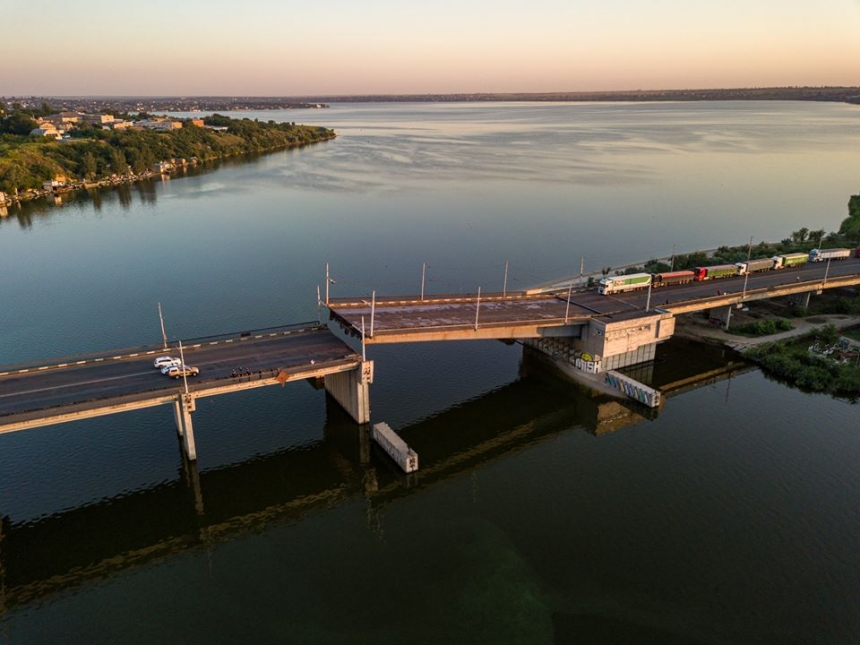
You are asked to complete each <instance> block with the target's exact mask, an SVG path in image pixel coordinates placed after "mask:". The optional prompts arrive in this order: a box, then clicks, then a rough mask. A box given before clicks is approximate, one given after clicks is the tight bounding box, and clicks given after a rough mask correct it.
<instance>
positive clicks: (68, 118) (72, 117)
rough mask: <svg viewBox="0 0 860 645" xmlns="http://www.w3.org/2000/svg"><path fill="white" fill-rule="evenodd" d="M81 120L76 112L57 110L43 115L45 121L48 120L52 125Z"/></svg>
mask: <svg viewBox="0 0 860 645" xmlns="http://www.w3.org/2000/svg"><path fill="white" fill-rule="evenodd" d="M80 120H81V115H80V114H78V113H77V112H59V113H57V114H49V115H48V116H46V117H45V121H50V122H51V123H53V124H54V125H59V124H61V123H77V122H78V121H80Z"/></svg>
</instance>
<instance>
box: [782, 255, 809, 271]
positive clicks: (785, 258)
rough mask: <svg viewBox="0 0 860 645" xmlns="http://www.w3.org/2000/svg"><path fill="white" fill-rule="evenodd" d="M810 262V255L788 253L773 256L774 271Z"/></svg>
mask: <svg viewBox="0 0 860 645" xmlns="http://www.w3.org/2000/svg"><path fill="white" fill-rule="evenodd" d="M807 262H809V253H786V254H785V255H775V256H773V268H774V269H790V268H792V267H799V266H801V265H804V264H806V263H807Z"/></svg>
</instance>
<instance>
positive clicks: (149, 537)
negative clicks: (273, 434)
mask: <svg viewBox="0 0 860 645" xmlns="http://www.w3.org/2000/svg"><path fill="white" fill-rule="evenodd" d="M648 414H649V411H648V410H647V409H646V408H642V407H641V406H638V405H636V404H635V403H632V402H631V403H627V402H623V401H618V400H614V399H610V398H607V397H602V396H598V397H593V396H590V395H588V394H587V393H584V392H581V391H579V390H578V389H577V388H575V387H573V386H572V384H571V383H570V382H568V381H565V380H563V379H560V378H559V377H558V375H557V373H556V372H555V371H554V370H553V369H552V368H551V367H548V365H547V363H546V361H545V360H544V359H543V358H542V357H541V355H539V354H538V353H537V352H534V351H526V352H524V354H523V360H522V363H521V370H520V378H519V379H518V380H516V381H514V382H512V383H509V384H507V385H504V386H502V387H500V388H497V389H495V390H493V391H491V392H488V393H486V394H484V395H481V396H478V397H476V398H474V399H471V400H469V401H466V402H464V403H461V404H459V405H456V406H453V407H451V408H450V409H448V410H445V411H443V412H441V413H438V414H436V415H433V416H431V417H429V418H426V419H423V420H421V421H419V422H417V423H415V424H413V425H411V426H408V427H404V428H400V429H398V430H399V432H400V434H401V435H402V436H403V438H404V439H405V440H406V441H407V442H408V443H409V444H410V446H412V447H413V448H415V449H416V451H417V452H418V453H419V455H420V457H421V464H422V468H421V470H420V471H419V472H418V473H416V474H413V475H411V476H410V477H404V476H403V475H402V474H401V473H400V472H399V471H398V470H397V469H396V467H395V466H394V465H393V464H392V463H391V462H390V461H389V460H388V459H387V458H386V457H385V456H384V455H383V453H382V452H381V451H380V450H379V449H378V448H377V447H375V446H371V445H370V443H369V439H368V436H367V434H368V432H367V429H366V428H365V429H361V430H359V429H357V428H356V427H355V425H354V424H353V422H352V421H351V419H349V417H348V416H347V415H346V414H345V413H344V412H343V410H342V409H341V408H340V406H339V405H337V404H336V403H335V402H334V401H333V400H332V399H331V398H330V397H327V409H326V420H325V424H324V428H323V433H322V439H321V440H319V441H316V442H313V443H310V444H304V445H301V446H297V447H295V448H291V449H288V450H282V451H279V452H277V453H275V454H269V455H263V456H260V457H256V458H254V459H250V460H247V461H245V462H242V463H238V464H234V465H230V466H227V467H223V468H219V469H215V470H211V471H205V472H199V471H198V470H197V466H196V464H194V463H189V462H187V461H184V462H183V463H182V465H181V472H179V473H177V477H176V479H175V480H173V481H169V482H162V483H159V484H157V485H154V486H151V487H148V488H146V489H141V490H136V491H132V492H129V493H126V494H122V495H118V496H115V497H112V498H108V499H102V500H99V501H98V502H96V503H93V504H89V505H86V506H81V507H78V508H73V509H69V510H64V511H62V512H58V513H55V514H53V515H50V516H48V517H42V518H39V519H36V520H34V521H29V522H23V523H19V524H13V523H10V521H9V520H8V518H4V521H3V524H2V538H0V546H2V548H0V557H2V568H3V572H4V577H5V607H6V608H7V609H15V608H18V607H22V606H25V605H30V604H32V603H39V602H42V601H45V600H48V599H49V598H51V597H52V596H54V595H55V594H58V593H61V592H64V591H68V590H75V589H77V588H79V587H81V586H82V585H89V584H91V583H93V582H99V581H102V580H105V579H108V578H110V577H112V576H113V575H115V574H117V573H120V572H128V571H129V570H134V569H137V568H139V567H145V566H147V565H149V564H151V563H153V562H155V561H158V560H161V559H163V558H165V557H167V556H171V555H175V554H179V553H182V552H185V551H188V550H194V549H200V548H203V549H208V548H211V547H212V546H213V545H214V544H217V543H220V542H224V541H230V540H234V539H236V538H238V537H240V536H244V535H247V534H255V533H260V532H263V531H266V530H268V529H270V528H273V527H275V526H278V525H281V524H283V523H285V522H295V521H298V520H300V519H301V518H303V517H304V516H306V515H307V514H308V513H310V512H314V511H318V510H321V509H325V508H329V507H331V506H333V505H341V504H345V503H348V502H355V501H363V503H364V504H365V505H366V508H367V515H368V522H369V524H368V526H369V528H370V529H371V530H376V529H374V526H375V525H376V524H377V523H378V517H379V513H380V512H381V511H382V510H383V509H384V508H385V507H387V506H388V505H389V504H391V503H392V502H394V501H396V500H398V499H401V498H403V497H405V496H409V495H412V494H415V493H417V492H419V491H427V490H428V489H429V488H431V487H433V486H435V485H437V484H441V483H443V482H445V481H448V480H450V479H451V478H456V477H460V476H462V475H463V474H464V473H470V472H477V471H480V470H482V469H484V468H485V467H486V466H487V465H488V464H490V463H492V462H494V461H498V460H504V459H505V458H507V457H509V456H511V455H513V454H516V453H518V452H520V451H524V450H528V449H529V448H531V447H532V446H535V445H537V444H540V443H542V442H545V441H547V440H549V439H552V438H553V437H556V436H558V435H559V434H560V433H566V432H570V431H573V430H584V431H586V432H589V433H591V434H593V435H595V436H599V435H603V434H606V433H609V432H616V431H618V430H620V429H622V428H626V427H630V426H632V425H636V424H639V423H641V422H642V421H643V420H645V419H646V418H647V415H648ZM651 414H653V413H651ZM234 430H235V429H234ZM177 450H179V448H178V447H177Z"/></svg>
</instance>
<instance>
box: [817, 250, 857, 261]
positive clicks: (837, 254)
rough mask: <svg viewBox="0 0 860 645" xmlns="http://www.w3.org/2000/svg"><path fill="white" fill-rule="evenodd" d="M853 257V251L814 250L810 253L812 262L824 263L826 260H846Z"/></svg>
mask: <svg viewBox="0 0 860 645" xmlns="http://www.w3.org/2000/svg"><path fill="white" fill-rule="evenodd" d="M850 257H851V249H812V250H811V251H810V252H809V261H810V262H824V261H825V260H844V259H845V258H850Z"/></svg>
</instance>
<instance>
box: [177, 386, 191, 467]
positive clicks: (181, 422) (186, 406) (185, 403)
mask: <svg viewBox="0 0 860 645" xmlns="http://www.w3.org/2000/svg"><path fill="white" fill-rule="evenodd" d="M196 409H197V402H196V400H195V399H194V395H193V394H180V395H179V396H177V397H176V400H175V401H174V402H173V414H174V417H175V420H176V432H177V433H178V434H179V438H180V439H181V440H182V449H183V452H184V453H185V457H186V458H187V459H188V460H189V461H195V460H196V459H197V446H196V445H195V443H194V426H193V425H192V423H191V413H192V412H194V411H195V410H196Z"/></svg>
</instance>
